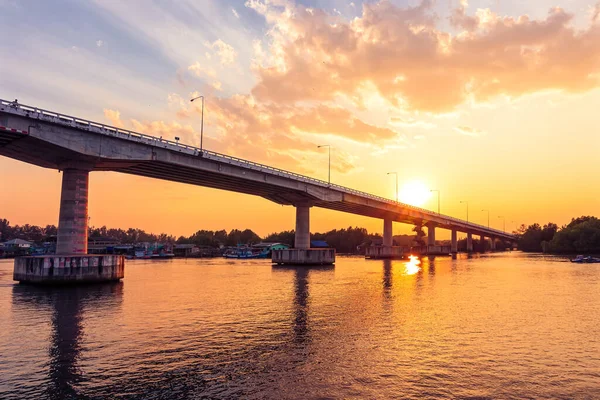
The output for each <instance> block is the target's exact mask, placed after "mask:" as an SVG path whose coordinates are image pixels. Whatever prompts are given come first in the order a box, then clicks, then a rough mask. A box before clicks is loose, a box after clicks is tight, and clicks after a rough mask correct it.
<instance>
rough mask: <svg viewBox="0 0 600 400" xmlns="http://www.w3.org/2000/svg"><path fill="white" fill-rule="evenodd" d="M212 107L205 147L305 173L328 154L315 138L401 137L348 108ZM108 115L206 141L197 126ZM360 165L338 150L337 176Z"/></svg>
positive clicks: (117, 121) (174, 99) (236, 99)
mask: <svg viewBox="0 0 600 400" xmlns="http://www.w3.org/2000/svg"><path fill="white" fill-rule="evenodd" d="M168 101H169V104H170V105H172V106H173V107H176V108H177V107H180V112H178V113H177V115H178V116H180V117H186V118H191V117H193V116H198V115H199V114H200V111H201V109H200V106H199V105H196V104H193V105H191V106H190V105H188V104H187V103H186V102H185V101H184V100H183V98H182V97H181V96H179V95H177V94H170V95H169V97H168ZM206 108H207V110H205V121H204V123H205V127H204V128H205V130H204V132H205V136H204V145H205V148H207V149H211V150H213V151H217V152H222V153H225V154H229V155H233V156H237V157H240V158H244V159H249V160H252V161H256V162H261V163H265V164H268V165H271V166H275V167H278V168H283V169H288V170H292V171H296V172H300V173H305V174H314V173H315V172H316V168H315V159H320V158H321V157H322V150H320V149H318V148H317V143H316V142H315V141H313V138H314V137H313V136H314V135H331V136H332V137H343V138H349V139H351V140H354V141H357V142H364V143H368V142H369V141H373V140H376V139H378V138H381V140H382V141H384V142H385V141H386V140H391V139H394V140H395V139H397V136H398V135H397V134H396V133H395V132H393V131H391V130H388V129H386V128H379V127H375V126H372V125H369V124H366V123H364V122H362V121H359V120H358V119H357V118H356V117H354V116H353V115H352V114H351V113H349V112H348V111H346V110H344V109H340V108H332V107H327V106H320V107H319V108H317V109H312V108H296V107H283V108H280V107H279V106H277V105H273V104H268V105H267V104H261V103H257V102H256V101H255V99H254V98H253V97H252V96H250V95H235V96H232V97H230V98H217V97H215V98H212V99H211V102H210V103H209V104H207V105H206ZM206 111H210V112H206ZM104 114H105V117H106V118H107V119H108V120H109V121H110V122H111V123H112V124H113V125H116V126H119V127H125V125H127V126H128V127H129V128H130V129H132V130H134V131H137V132H140V133H144V134H148V135H152V136H156V137H163V138H164V139H170V140H173V138H174V137H176V136H177V137H180V138H181V142H182V143H186V144H191V145H196V146H198V145H199V142H200V139H199V132H198V130H196V128H195V125H192V124H181V123H179V122H175V121H173V122H165V121H161V120H157V121H138V120H135V119H131V120H129V122H128V123H123V122H122V121H121V115H120V112H119V111H116V110H110V109H105V110H104ZM180 114H181V115H180ZM208 132H210V134H208ZM319 143H320V142H319ZM357 163H358V157H357V156H353V155H350V154H349V153H347V152H345V151H344V150H342V149H341V148H337V147H336V148H335V151H332V159H331V167H332V169H333V170H335V171H338V172H340V173H350V172H353V171H356V170H357V167H356V165H357Z"/></svg>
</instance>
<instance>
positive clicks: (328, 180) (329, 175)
mask: <svg viewBox="0 0 600 400" xmlns="http://www.w3.org/2000/svg"><path fill="white" fill-rule="evenodd" d="M321 147H327V149H328V150H329V168H328V173H327V183H328V184H330V185H331V145H329V144H323V145H321V146H317V148H319V149H320V148H321Z"/></svg>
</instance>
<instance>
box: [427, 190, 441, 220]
mask: <svg viewBox="0 0 600 400" xmlns="http://www.w3.org/2000/svg"><path fill="white" fill-rule="evenodd" d="M429 192H430V193H433V192H437V198H438V215H442V214H441V213H440V191H439V189H432V190H430V191H429Z"/></svg>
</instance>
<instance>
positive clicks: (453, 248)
mask: <svg viewBox="0 0 600 400" xmlns="http://www.w3.org/2000/svg"><path fill="white" fill-rule="evenodd" d="M457 237H458V235H457V232H456V230H455V229H452V245H451V248H450V251H451V252H452V254H456V253H458V238H457Z"/></svg>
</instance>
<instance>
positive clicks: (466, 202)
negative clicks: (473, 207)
mask: <svg viewBox="0 0 600 400" xmlns="http://www.w3.org/2000/svg"><path fill="white" fill-rule="evenodd" d="M462 203H464V204H466V205H467V224H468V223H469V202H468V201H467V200H464V201H462V200H461V204H462Z"/></svg>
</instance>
